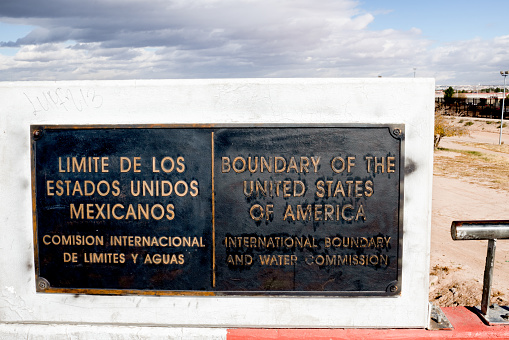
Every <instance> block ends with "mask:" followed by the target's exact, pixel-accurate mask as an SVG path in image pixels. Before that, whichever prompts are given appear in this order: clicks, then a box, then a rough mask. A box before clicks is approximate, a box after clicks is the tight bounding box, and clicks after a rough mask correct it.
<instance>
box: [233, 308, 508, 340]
mask: <svg viewBox="0 0 509 340" xmlns="http://www.w3.org/2000/svg"><path fill="white" fill-rule="evenodd" d="M442 310H443V311H444V313H445V314H446V315H447V318H448V319H449V321H450V322H451V323H452V325H453V326H454V330H443V331H428V330H425V329H250V328H243V329H229V330H228V333H227V339H228V340H255V339H256V340H275V339H277V340H301V339H316V340H322V339H323V340H325V339H327V340H375V339H380V340H384V339H388V340H389V339H390V340H403V339H413V340H423V339H456V340H462V339H465V340H466V339H468V340H471V339H509V326H491V327H490V326H486V325H485V324H484V323H483V322H482V321H481V319H479V317H478V316H477V315H476V314H475V313H474V312H472V311H470V310H469V309H467V308H466V307H450V308H442Z"/></svg>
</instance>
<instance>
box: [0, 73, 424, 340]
mask: <svg viewBox="0 0 509 340" xmlns="http://www.w3.org/2000/svg"><path fill="white" fill-rule="evenodd" d="M433 111H434V81H433V80H431V79H419V78H416V79H385V78H383V79H234V80H232V79H230V80H163V81H159V80H158V81H152V80H136V81H134V80H133V81H77V82H3V83H0V235H1V237H0V338H3V337H2V334H4V335H9V334H16V332H17V330H19V334H25V335H27V334H35V333H37V330H40V331H41V332H42V333H40V334H60V333H59V332H64V333H65V332H67V333H72V332H79V330H80V329H83V328H80V327H83V325H93V327H92V326H90V327H88V328H87V331H84V332H83V334H85V333H86V334H89V335H87V336H88V337H85V335H84V338H87V339H88V338H97V337H94V336H93V334H94V332H97V333H96V334H101V336H103V337H102V338H105V339H107V338H108V339H109V338H110V337H109V336H110V335H109V334H114V333H118V334H120V335H121V336H120V338H124V337H125V338H128V336H129V335H130V334H136V333H137V332H139V333H140V334H150V330H153V331H154V333H153V334H154V335H157V336H161V337H163V336H164V335H163V334H168V335H171V334H173V336H174V337H179V336H181V337H193V336H195V337H197V338H199V337H200V336H201V335H203V334H204V332H205V333H206V332H207V330H204V329H202V327H205V328H207V327H208V328H219V329H216V330H215V331H212V332H211V333H207V334H211V335H210V336H211V337H213V336H216V337H218V338H219V337H222V336H223V335H224V334H225V333H224V332H223V331H224V329H226V328H228V327H284V328H287V327H425V326H426V325H427V321H428V310H427V309H428V271H429V251H430V250H429V249H430V248H429V247H430V246H429V243H430V221H431V181H432V157H433V147H432V144H433V143H432V142H433V140H432V136H433V118H434V115H433ZM152 123H161V124H173V123H185V124H193V123H248V124H249V123H253V124H254V123H299V124H302V123H324V124H328V123H371V124H373V123H385V124H394V123H397V124H401V123H402V124H405V129H406V139H405V159H406V165H407V166H409V167H410V168H411V169H412V171H409V172H407V173H406V174H405V182H404V192H405V194H404V198H405V202H404V207H405V212H404V242H403V277H402V282H403V285H402V293H401V295H400V296H397V297H365V298H362V297H361V298H330V297H329V298H325V297H312V298H296V297H184V296H180V297H171V296H165V297H150V296H93V295H72V294H44V293H36V292H35V279H34V250H33V249H34V248H33V225H32V199H31V166H30V133H29V129H30V125H31V124H72V125H78V124H152ZM27 325H28V326H27ZM37 325H40V326H37ZM42 325H46V326H42ZM48 325H50V326H51V327H49V326H48ZM131 326H138V327H134V328H133V327H131ZM146 326H158V327H155V328H146ZM161 326H162V327H172V328H170V329H166V328H162V329H163V331H161V328H159V327H161ZM94 327H95V328H94ZM101 327H103V328H104V329H101ZM145 332H149V333H145ZM165 332H167V333H165ZM64 333H62V334H64ZM90 334H92V335H90ZM175 334H177V335H175ZM178 334H180V335H178ZM48 336H49V335H48ZM155 337H156V336H155ZM141 338H143V337H141ZM147 338H149V337H147Z"/></svg>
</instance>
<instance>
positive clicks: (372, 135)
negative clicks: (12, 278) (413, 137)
mask: <svg viewBox="0 0 509 340" xmlns="http://www.w3.org/2000/svg"><path fill="white" fill-rule="evenodd" d="M404 135H405V134H404V126H403V125H391V126H388V125H353V126H352V125H349V126H344V125H327V126H319V125H308V126H297V125H272V126H267V125H262V126H258V127H253V126H242V125H221V126H218V125H213V126H212V125H205V126H190V125H183V126H175V125H172V126H166V125H163V126H146V125H141V126H32V130H31V136H32V177H33V202H34V208H33V210H34V211H33V213H34V243H35V260H36V277H37V290H38V291H40V292H74V293H89V294H152V295H174V294H192V295H223V294H227V295H228V294H242V295H245V294H255V295H258V294H262V295H266V294H279V295H337V296H341V295H363V296H367V295H381V296H384V295H397V294H399V292H400V287H401V254H402V249H401V244H402V221H403V169H404V164H403V163H404V162H403V155H404V150H403V147H404Z"/></svg>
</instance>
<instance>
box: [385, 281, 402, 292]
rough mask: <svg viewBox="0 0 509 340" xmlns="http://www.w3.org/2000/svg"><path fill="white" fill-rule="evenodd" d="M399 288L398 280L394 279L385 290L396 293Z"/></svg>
mask: <svg viewBox="0 0 509 340" xmlns="http://www.w3.org/2000/svg"><path fill="white" fill-rule="evenodd" d="M398 290H399V287H398V281H392V282H391V283H390V284H389V285H388V286H387V288H386V289H385V291H386V292H388V293H396V292H397V291H398Z"/></svg>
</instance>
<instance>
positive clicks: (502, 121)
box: [498, 71, 509, 145]
mask: <svg viewBox="0 0 509 340" xmlns="http://www.w3.org/2000/svg"><path fill="white" fill-rule="evenodd" d="M500 74H501V75H502V77H504V96H503V97H502V113H501V114H500V137H499V138H498V145H502V125H504V110H505V78H506V77H507V76H508V75H509V71H505V72H504V71H500Z"/></svg>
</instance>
